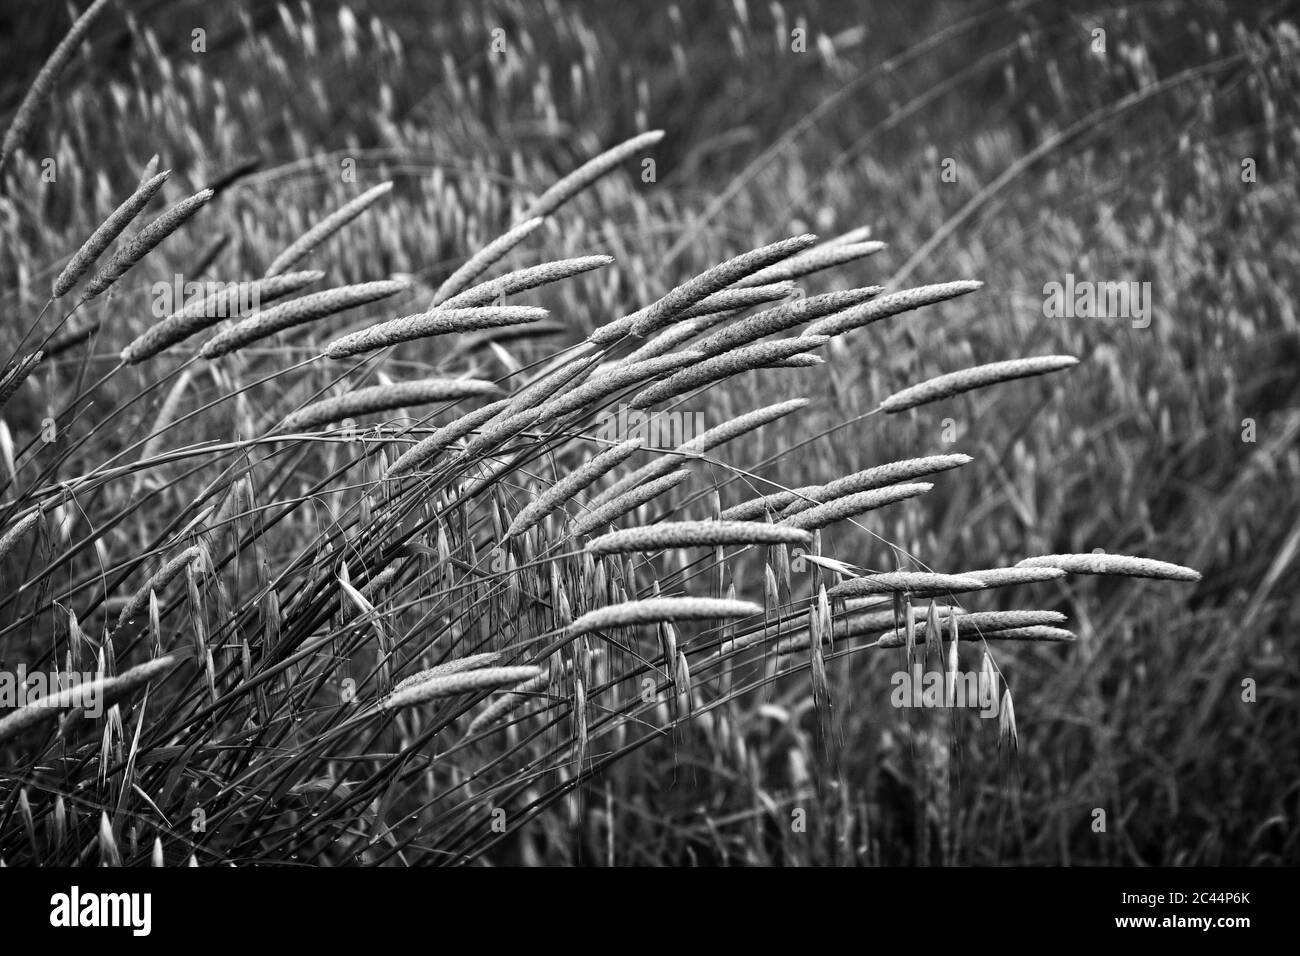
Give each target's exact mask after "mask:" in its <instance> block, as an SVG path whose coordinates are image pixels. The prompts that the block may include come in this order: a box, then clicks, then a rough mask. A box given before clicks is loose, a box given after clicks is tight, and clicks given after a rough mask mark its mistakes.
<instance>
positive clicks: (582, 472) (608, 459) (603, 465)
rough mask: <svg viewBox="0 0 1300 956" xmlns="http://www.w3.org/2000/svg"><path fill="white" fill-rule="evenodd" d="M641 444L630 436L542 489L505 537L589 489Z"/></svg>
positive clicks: (510, 536)
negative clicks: (544, 489)
mask: <svg viewBox="0 0 1300 956" xmlns="http://www.w3.org/2000/svg"><path fill="white" fill-rule="evenodd" d="M641 445H642V441H641V439H640V438H631V439H628V440H627V441H625V442H621V443H619V444H617V445H615V446H614V447H612V448H606V449H605V450H604V451H602V452H600V453H599V454H596V455H593V456H592V457H591V458H589V459H587V461H586V463H585V464H583V465H582V466H581V467H580V468H576V469H574V471H573V472H571V473H570V474H568V475H566V476H565V477H563V478H561V479H560V480H559V481H557V482H556V483H555V484H553V485H552V486H551V487H550V488H548V489H546V491H544V492H542V493H541V494H540V495H538V496H537V497H536V498H534V499H533V500H532V501H530V502H529V503H528V504H527V505H525V506H524V509H523V510H522V511H520V512H519V514H517V515H516V516H515V519H514V520H513V521H512V522H510V527H509V528H507V529H506V534H505V536H506V537H507V538H513V537H515V536H516V535H520V534H523V533H524V532H525V531H527V530H528V529H529V528H531V527H533V526H534V525H536V524H537V523H538V522H540V521H542V519H544V518H545V517H546V516H547V515H549V514H550V513H551V512H553V511H555V510H556V509H557V508H560V507H562V506H563V505H564V504H565V503H566V502H567V501H569V500H570V499H571V498H573V497H574V496H575V495H577V494H578V492H580V491H582V490H583V489H584V488H589V487H590V486H591V485H592V483H593V482H595V481H596V480H597V479H598V478H600V476H601V475H603V474H605V473H606V472H608V471H610V470H612V469H614V468H617V467H618V466H619V465H621V464H622V463H623V462H625V461H627V459H628V457H629V456H630V455H631V454H632V453H633V452H635V451H637V449H639V448H640V447H641Z"/></svg>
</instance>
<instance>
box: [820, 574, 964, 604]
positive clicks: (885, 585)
mask: <svg viewBox="0 0 1300 956" xmlns="http://www.w3.org/2000/svg"><path fill="white" fill-rule="evenodd" d="M983 587H984V582H983V581H980V580H978V579H977V578H968V577H964V576H962V575H958V574H934V573H931V572H929V571H885V572H883V573H881V574H869V575H866V576H865V577H861V578H850V579H849V580H847V581H841V582H840V583H839V584H837V585H835V586H834V587H833V588H830V589H829V590H827V592H826V594H827V596H828V597H832V598H852V597H865V596H867V595H870V594H903V593H911V594H917V595H930V594H960V593H961V592H963V591H979V590H981V589H983Z"/></svg>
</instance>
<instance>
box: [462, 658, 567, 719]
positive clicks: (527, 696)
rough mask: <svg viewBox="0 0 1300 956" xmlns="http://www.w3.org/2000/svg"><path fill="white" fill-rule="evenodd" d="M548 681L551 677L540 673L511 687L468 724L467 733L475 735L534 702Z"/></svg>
mask: <svg viewBox="0 0 1300 956" xmlns="http://www.w3.org/2000/svg"><path fill="white" fill-rule="evenodd" d="M550 681H551V675H550V674H548V673H546V672H542V673H541V674H538V675H537V676H536V677H534V678H533V679H532V680H526V681H524V682H523V683H522V684H517V685H515V686H514V687H511V688H510V691H509V693H507V694H504V695H502V696H501V697H499V698H497V699H496V700H494V701H492V703H490V704H488V705H487V706H486V707H484V708H483V710H482V711H481V712H480V713H479V714H477V715H476V716H475V717H474V719H473V720H471V721H470V722H469V728H468V730H467V733H470V734H476V733H478V732H479V731H480V730H482V729H483V728H484V727H487V726H489V725H491V724H494V723H496V722H497V721H498V720H500V719H501V718H502V717H504V716H506V715H507V714H509V713H510V712H511V711H514V710H517V709H518V708H520V707H522V706H523V705H524V704H526V703H528V702H529V701H530V700H535V699H536V696H537V695H538V694H540V693H541V692H542V691H544V690H545V689H546V686H547V685H548V684H549V683H550Z"/></svg>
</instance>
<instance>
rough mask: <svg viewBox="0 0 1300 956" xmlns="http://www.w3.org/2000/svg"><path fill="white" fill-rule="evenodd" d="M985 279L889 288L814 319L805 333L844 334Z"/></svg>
mask: <svg viewBox="0 0 1300 956" xmlns="http://www.w3.org/2000/svg"><path fill="white" fill-rule="evenodd" d="M983 286H984V283H983V282H978V281H976V280H973V279H960V280H958V281H956V282H940V283H938V284H936V285H923V286H917V287H916V288H915V289H903V290H902V291H899V292H890V293H887V294H885V295H882V296H880V297H879V298H877V299H872V300H871V301H870V302H864V303H863V304H861V305H855V306H853V307H852V308H849V309H845V310H844V311H842V312H838V313H836V314H834V315H830V316H827V317H826V318H824V319H822V320H821V321H819V322H814V323H813V324H812V325H810V326H808V328H807V329H805V330H804V334H805V335H843V334H844V333H846V332H851V331H852V330H854V329H859V328H862V326H864V325H870V324H871V323H872V322H879V321H880V320H881V319H888V318H890V317H891V316H895V315H899V314H901V313H903V312H911V311H912V310H913V309H919V308H922V307H923V306H927V305H934V304H936V303H938V302H944V301H946V300H948V299H955V298H956V297H957V296H961V295H967V294H969V293H971V292H974V291H975V290H977V289H980V288H983Z"/></svg>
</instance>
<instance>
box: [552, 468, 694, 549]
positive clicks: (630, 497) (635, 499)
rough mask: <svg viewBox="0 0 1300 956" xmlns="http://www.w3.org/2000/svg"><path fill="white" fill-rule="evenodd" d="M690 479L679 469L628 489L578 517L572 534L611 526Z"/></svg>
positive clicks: (686, 471) (580, 533)
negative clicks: (630, 512)
mask: <svg viewBox="0 0 1300 956" xmlns="http://www.w3.org/2000/svg"><path fill="white" fill-rule="evenodd" d="M690 477H691V473H690V472H689V471H688V470H687V469H685V468H680V469H678V470H677V471H673V472H669V473H668V474H666V475H664V476H663V477H662V478H655V479H654V480H653V481H647V482H644V483H642V484H639V485H637V486H636V487H635V488H629V489H628V490H627V491H625V492H624V493H623V494H621V495H619V496H618V497H617V498H615V499H613V500H612V501H610V502H608V503H607V504H604V505H601V506H600V507H599V508H590V509H588V510H587V511H585V512H584V513H583V514H581V515H579V516H578V518H577V519H576V520H575V521H574V523H573V533H574V535H575V536H581V535H584V534H589V533H590V532H592V531H594V530H596V529H597V528H602V527H604V526H605V525H608V524H612V523H613V522H615V521H617V520H618V519H619V518H621V517H623V515H625V514H627V513H628V512H629V511H632V510H633V509H635V508H639V507H641V505H643V504H645V503H646V502H647V501H651V500H653V499H655V498H657V497H659V495H661V494H663V493H664V492H665V491H668V490H669V489H671V488H675V487H677V486H678V485H680V484H681V483H682V482H684V481H686V480H687V479H688V478H690Z"/></svg>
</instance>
